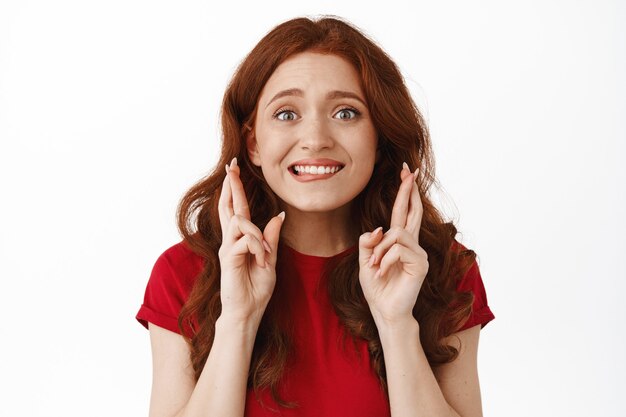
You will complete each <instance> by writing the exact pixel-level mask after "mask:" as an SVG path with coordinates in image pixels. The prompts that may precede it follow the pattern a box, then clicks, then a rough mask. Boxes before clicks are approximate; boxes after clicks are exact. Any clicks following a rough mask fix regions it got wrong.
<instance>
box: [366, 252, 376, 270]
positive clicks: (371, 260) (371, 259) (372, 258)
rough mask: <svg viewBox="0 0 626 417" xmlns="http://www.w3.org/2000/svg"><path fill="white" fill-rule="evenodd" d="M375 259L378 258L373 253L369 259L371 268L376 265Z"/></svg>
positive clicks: (368, 262) (368, 263) (368, 264)
mask: <svg viewBox="0 0 626 417" xmlns="http://www.w3.org/2000/svg"><path fill="white" fill-rule="evenodd" d="M375 260H376V255H375V254H373V253H372V256H370V259H369V261H367V266H368V268H371V267H372V266H373V265H374V261H375Z"/></svg>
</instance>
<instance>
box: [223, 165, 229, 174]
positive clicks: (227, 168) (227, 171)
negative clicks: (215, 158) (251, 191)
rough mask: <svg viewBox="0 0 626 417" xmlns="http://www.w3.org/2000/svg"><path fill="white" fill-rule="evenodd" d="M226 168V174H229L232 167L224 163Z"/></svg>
mask: <svg viewBox="0 0 626 417" xmlns="http://www.w3.org/2000/svg"><path fill="white" fill-rule="evenodd" d="M224 169H226V175H228V173H229V172H230V167H229V166H228V164H226V165H224Z"/></svg>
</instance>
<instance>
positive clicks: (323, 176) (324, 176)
mask: <svg viewBox="0 0 626 417" xmlns="http://www.w3.org/2000/svg"><path fill="white" fill-rule="evenodd" d="M288 171H289V173H290V174H291V176H292V177H294V178H295V179H296V181H299V182H310V181H315V180H325V179H327V178H330V177H332V176H333V175H336V174H338V173H339V172H340V171H341V169H340V170H339V171H337V172H333V173H330V172H329V173H328V174H302V175H298V174H295V173H294V172H293V171H292V170H290V169H289V170H288Z"/></svg>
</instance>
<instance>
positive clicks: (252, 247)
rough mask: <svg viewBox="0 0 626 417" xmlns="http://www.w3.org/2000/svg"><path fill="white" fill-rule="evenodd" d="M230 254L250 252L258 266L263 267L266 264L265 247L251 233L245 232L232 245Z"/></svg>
mask: <svg viewBox="0 0 626 417" xmlns="http://www.w3.org/2000/svg"><path fill="white" fill-rule="evenodd" d="M230 254H231V255H232V256H242V255H247V254H252V255H253V256H254V258H255V261H256V264H257V265H258V266H259V267H261V268H265V267H266V266H267V263H266V262H265V248H264V247H263V245H262V244H261V242H260V241H259V240H258V239H257V238H256V237H254V236H253V235H248V234H246V235H243V236H241V238H239V239H238V240H237V241H236V242H235V243H234V244H233V245H232V247H231V250H230Z"/></svg>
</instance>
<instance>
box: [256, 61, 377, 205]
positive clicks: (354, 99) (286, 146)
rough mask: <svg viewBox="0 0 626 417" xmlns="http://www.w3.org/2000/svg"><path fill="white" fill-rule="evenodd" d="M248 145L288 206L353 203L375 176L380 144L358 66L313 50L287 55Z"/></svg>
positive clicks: (261, 102)
mask: <svg viewBox="0 0 626 417" xmlns="http://www.w3.org/2000/svg"><path fill="white" fill-rule="evenodd" d="M247 146H248V153H249V156H250V159H251V161H252V162H253V163H254V164H255V165H257V166H260V167H261V169H262V171H263V175H264V177H265V180H266V181H267V183H268V184H269V186H270V187H271V188H272V190H273V191H274V192H275V193H276V194H277V195H278V197H279V198H280V199H281V200H282V201H283V202H284V203H285V204H287V206H288V207H286V209H287V210H289V209H296V210H300V211H304V212H324V211H332V210H336V209H338V208H342V207H347V206H349V203H350V202H351V201H352V200H353V199H354V198H355V197H356V196H357V195H358V194H359V193H360V192H361V191H362V190H363V189H364V188H365V186H366V185H367V183H368V181H369V179H370V177H371V175H372V171H373V169H374V163H375V160H376V146H377V136H376V129H375V128H374V125H373V123H372V120H371V118H370V114H369V110H368V108H367V105H366V103H365V95H364V94H363V91H362V89H361V86H360V82H359V75H358V73H357V72H356V70H355V68H354V67H353V66H352V65H351V64H350V63H349V62H348V61H346V60H344V59H343V58H340V57H338V56H336V55H322V54H318V53H313V52H304V53H300V54H297V55H294V56H292V57H290V58H289V59H288V60H286V61H284V62H283V63H282V64H281V65H280V66H278V68H276V70H275V71H274V73H273V74H272V76H271V77H270V79H269V80H268V81H267V83H266V84H265V87H264V88H263V90H262V92H261V95H260V97H259V101H258V103H257V114H256V119H255V127H254V129H253V131H252V132H251V133H250V135H249V136H248V138H247Z"/></svg>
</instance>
